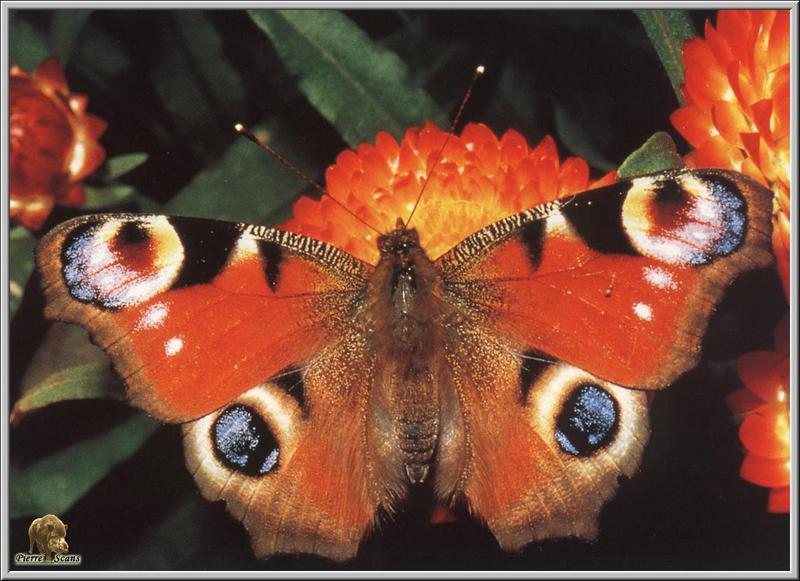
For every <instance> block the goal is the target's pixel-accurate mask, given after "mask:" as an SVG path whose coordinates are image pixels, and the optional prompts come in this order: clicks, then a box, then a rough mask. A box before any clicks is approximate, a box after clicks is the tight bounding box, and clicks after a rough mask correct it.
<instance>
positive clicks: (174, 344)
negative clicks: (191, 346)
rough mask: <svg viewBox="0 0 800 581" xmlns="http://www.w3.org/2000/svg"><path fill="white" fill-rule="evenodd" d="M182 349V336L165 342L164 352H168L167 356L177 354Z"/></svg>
mask: <svg viewBox="0 0 800 581" xmlns="http://www.w3.org/2000/svg"><path fill="white" fill-rule="evenodd" d="M181 349H183V339H181V338H180V337H173V338H172V339H170V340H169V341H167V342H166V343H164V353H166V354H167V357H172V356H173V355H177V354H178V353H180V351H181Z"/></svg>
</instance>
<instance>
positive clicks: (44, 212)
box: [9, 58, 107, 230]
mask: <svg viewBox="0 0 800 581" xmlns="http://www.w3.org/2000/svg"><path fill="white" fill-rule="evenodd" d="M9 94H10V111H11V122H10V129H9V142H10V144H11V158H10V163H9V168H10V172H9V173H10V176H11V180H10V187H9V189H10V192H11V218H12V219H13V220H15V221H16V222H18V223H20V224H23V225H24V226H27V227H28V228H30V229H33V230H36V229H38V228H40V227H41V225H42V223H43V222H44V221H45V220H46V219H47V216H49V215H50V211H51V210H52V208H53V204H61V205H64V206H78V205H80V204H82V203H83V201H84V199H85V198H84V191H83V183H82V180H83V178H85V177H86V176H87V175H89V174H90V173H92V172H93V171H94V170H95V169H97V167H98V166H99V165H100V164H101V163H103V160H104V159H105V156H106V154H105V150H104V149H103V148H102V147H101V146H100V144H98V143H97V139H98V138H99V137H100V135H101V134H102V133H103V131H105V129H106V125H107V124H106V122H105V121H103V120H102V119H100V118H99V117H94V116H92V115H87V114H86V105H87V103H88V100H87V98H86V96H85V95H77V94H70V92H69V88H68V87H67V82H66V80H65V79H64V73H63V71H62V70H61V67H60V66H59V64H58V62H57V61H56V60H55V59H53V58H49V59H47V60H45V61H44V62H42V64H40V65H39V67H38V68H37V69H36V70H35V71H34V72H33V74H32V75H28V74H27V73H26V72H25V71H23V70H21V69H20V68H18V67H16V66H14V67H12V68H11V83H10V93H9Z"/></svg>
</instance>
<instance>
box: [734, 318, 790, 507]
mask: <svg viewBox="0 0 800 581" xmlns="http://www.w3.org/2000/svg"><path fill="white" fill-rule="evenodd" d="M736 364H737V368H738V370H739V376H740V377H741V379H742V383H744V386H745V387H744V388H743V389H739V390H737V391H735V392H733V393H732V394H731V395H730V397H729V398H728V405H729V406H730V407H731V409H732V410H733V411H734V412H735V413H737V414H743V415H744V421H742V425H741V427H740V428H739V438H740V439H741V441H742V444H744V446H745V448H746V449H747V454H746V456H745V459H744V462H743V463H742V468H741V476H742V478H744V479H745V480H747V481H748V482H752V483H754V484H758V485H759V486H765V487H768V488H771V489H772V490H771V491H770V496H769V501H768V505H767V509H768V510H769V511H770V512H788V511H789V475H790V472H789V470H790V463H789V435H790V428H789V425H790V424H789V316H788V315H787V316H785V317H784V318H783V320H782V321H781V322H780V324H779V325H778V326H777V328H776V329H775V351H754V352H752V353H745V354H744V355H742V356H741V357H739V359H738V360H737V362H736Z"/></svg>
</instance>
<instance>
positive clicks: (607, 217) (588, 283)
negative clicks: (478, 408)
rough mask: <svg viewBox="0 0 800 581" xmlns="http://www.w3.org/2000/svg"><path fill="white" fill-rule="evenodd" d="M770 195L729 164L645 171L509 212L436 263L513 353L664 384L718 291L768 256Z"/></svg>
mask: <svg viewBox="0 0 800 581" xmlns="http://www.w3.org/2000/svg"><path fill="white" fill-rule="evenodd" d="M771 201H772V193H771V192H770V191H768V190H766V189H764V188H763V187H761V186H759V185H758V184H756V183H755V182H753V181H751V180H750V179H748V178H746V177H744V176H742V175H741V174H734V173H731V172H723V171H717V170H700V171H688V170H682V171H675V172H668V173H662V174H657V175H653V176H645V177H641V178H637V179H634V180H632V181H629V182H620V183H618V184H615V185H613V186H609V187H605V188H601V189H597V190H592V191H590V192H586V193H583V194H579V195H576V196H574V197H572V198H570V199H567V200H563V201H559V202H553V203H551V204H549V205H547V206H542V207H539V208H535V209H533V210H530V211H527V212H523V213H521V214H517V215H515V216H511V217H509V218H506V219H505V220H502V221H501V222H497V223H495V224H493V225H491V226H489V227H487V228H486V229H484V230H482V231H480V232H478V233H476V234H474V235H472V236H471V237H470V238H468V239H467V240H466V241H464V242H463V243H462V244H460V245H459V246H457V247H456V248H454V249H453V250H451V251H450V252H449V253H448V254H446V255H444V256H443V257H442V258H440V259H439V261H438V264H439V267H440V268H441V269H442V272H443V276H444V278H445V281H446V287H447V289H448V292H449V295H450V299H451V300H452V301H453V302H454V303H456V304H459V305H462V307H463V310H464V311H465V312H469V313H471V316H472V317H473V320H474V321H476V322H477V323H480V324H481V325H486V326H488V327H489V328H491V329H493V330H494V331H493V332H494V333H495V334H497V335H498V336H500V337H505V338H507V339H510V340H511V341H512V343H513V344H514V345H515V347H516V348H517V349H518V350H519V351H525V350H528V349H535V350H538V351H540V352H542V353H546V354H547V355H548V356H550V357H552V358H554V359H557V360H562V361H566V362H568V363H570V364H572V365H574V366H576V367H579V368H581V369H585V370H587V371H590V372H591V373H593V374H595V375H597V376H599V377H601V378H603V379H605V380H608V381H611V382H613V383H616V384H620V385H625V386H629V387H640V388H660V387H664V386H666V385H669V384H670V383H672V382H673V381H674V380H675V379H676V378H677V377H678V376H680V375H681V374H682V373H684V372H685V371H686V370H687V369H689V368H690V367H692V366H693V365H694V364H695V363H696V361H697V358H698V355H699V350H700V340H701V338H702V336H703V334H704V332H705V328H706V325H707V322H708V317H709V315H710V313H711V311H712V309H713V308H714V306H715V305H716V303H717V301H718V300H719V298H720V296H721V293H722V291H723V290H724V288H725V287H726V286H727V285H728V284H729V283H730V282H731V281H732V280H733V278H734V277H736V276H737V275H738V274H739V273H741V272H743V271H745V270H750V269H754V268H758V267H763V266H767V265H768V264H770V262H771V253H770V250H769V248H770V232H771V219H770V212H771V207H772V206H771Z"/></svg>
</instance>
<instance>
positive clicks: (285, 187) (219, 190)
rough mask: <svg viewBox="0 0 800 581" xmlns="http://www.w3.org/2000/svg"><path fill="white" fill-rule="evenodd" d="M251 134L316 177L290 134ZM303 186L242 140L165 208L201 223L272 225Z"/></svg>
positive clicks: (267, 130)
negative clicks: (198, 220) (206, 220)
mask: <svg viewBox="0 0 800 581" xmlns="http://www.w3.org/2000/svg"><path fill="white" fill-rule="evenodd" d="M252 131H253V133H255V134H256V136H258V137H259V138H260V139H262V140H263V141H266V142H268V143H269V144H271V145H272V146H273V147H275V148H276V149H278V150H279V151H280V152H281V154H282V155H284V156H285V157H286V158H287V159H291V160H292V161H295V160H297V161H298V166H299V168H300V169H301V170H302V171H304V172H306V173H307V174H311V173H313V172H312V171H311V169H312V168H308V167H304V166H303V162H302V160H303V159H304V157H303V156H301V155H298V154H297V153H296V152H295V147H293V143H294V142H293V139H292V137H291V135H292V131H291V129H288V128H287V129H282V128H281V126H280V125H278V124H270V125H265V126H259V127H258V128H255V129H253V130H252ZM303 186H304V182H303V181H302V180H300V179H299V178H298V177H297V176H295V175H294V174H293V173H292V172H291V171H289V170H288V169H286V168H285V167H283V166H282V165H281V164H280V163H279V162H278V161H277V160H275V159H274V158H272V157H271V156H269V155H267V154H265V153H264V151H262V150H261V148H259V147H257V146H256V145H254V144H253V143H250V142H249V141H248V140H246V139H239V140H237V141H235V142H234V143H233V144H232V145H231V146H230V147H229V148H228V151H226V152H225V154H224V155H223V156H222V158H220V160H219V161H218V162H217V163H216V164H214V165H213V166H212V167H210V168H209V169H207V170H205V171H202V172H200V173H199V174H197V175H196V176H195V177H194V179H193V180H192V181H191V182H190V183H189V184H188V185H187V186H186V187H185V188H184V189H182V190H181V191H180V192H179V193H178V194H177V195H176V196H175V197H174V198H172V199H171V200H170V201H169V202H168V203H167V205H166V207H165V210H166V211H168V212H170V213H173V214H182V215H187V216H197V217H201V218H217V219H219V220H233V221H237V222H249V223H256V224H269V223H274V222H275V221H277V220H278V219H280V218H282V217H284V216H285V209H286V208H288V206H289V205H290V204H291V203H292V201H294V199H295V198H296V197H297V194H298V192H299V191H300V190H301V189H302V188H303ZM282 210H283V211H284V213H283V214H281V213H280V212H281V211H282Z"/></svg>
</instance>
